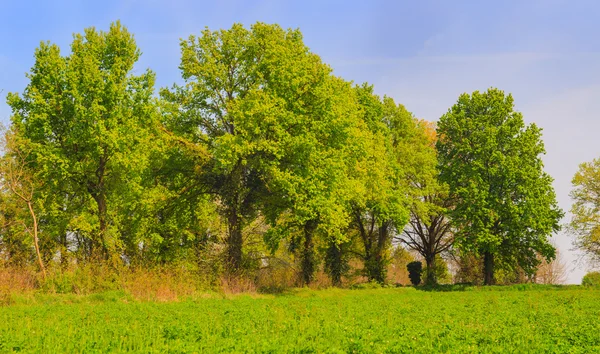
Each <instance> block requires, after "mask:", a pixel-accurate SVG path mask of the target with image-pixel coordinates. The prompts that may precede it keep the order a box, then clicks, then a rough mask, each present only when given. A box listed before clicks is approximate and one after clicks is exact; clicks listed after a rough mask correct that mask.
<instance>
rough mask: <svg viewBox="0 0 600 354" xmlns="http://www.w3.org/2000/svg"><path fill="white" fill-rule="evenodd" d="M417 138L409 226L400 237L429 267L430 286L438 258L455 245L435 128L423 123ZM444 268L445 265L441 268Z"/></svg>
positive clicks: (411, 155)
mask: <svg viewBox="0 0 600 354" xmlns="http://www.w3.org/2000/svg"><path fill="white" fill-rule="evenodd" d="M417 128H418V130H417V131H418V134H417V135H416V138H415V139H413V140H412V141H411V146H412V149H411V150H410V154H409V156H408V157H407V158H408V159H411V160H412V163H411V164H406V165H408V166H414V168H413V170H412V171H411V172H410V173H409V181H410V186H411V191H412V193H411V208H410V220H409V222H408V225H407V226H406V227H405V228H404V230H403V231H402V233H400V234H399V236H398V237H397V239H399V240H400V241H401V242H402V243H403V244H405V245H406V246H407V247H408V248H410V249H412V250H414V251H416V252H418V253H419V254H420V255H421V256H423V259H425V264H426V272H425V273H426V279H425V282H426V283H427V284H436V283H437V278H436V274H437V272H436V271H427V270H429V269H439V268H438V267H437V265H436V264H435V262H436V260H438V259H441V258H440V257H439V255H440V254H441V253H443V252H446V251H448V250H449V249H450V247H452V245H453V243H454V233H453V230H452V225H451V223H450V221H449V219H448V217H447V215H446V213H447V209H448V208H450V207H451V206H452V202H451V199H450V198H449V196H448V187H447V185H445V184H444V183H441V182H440V181H439V173H438V170H437V152H436V150H435V143H436V140H437V137H436V133H435V124H433V123H429V122H425V121H420V122H419V124H418V126H417ZM440 266H442V265H440Z"/></svg>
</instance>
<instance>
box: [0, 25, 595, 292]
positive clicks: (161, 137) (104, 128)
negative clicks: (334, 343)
mask: <svg viewBox="0 0 600 354" xmlns="http://www.w3.org/2000/svg"><path fill="white" fill-rule="evenodd" d="M140 53H141V52H140V50H139V49H138V47H137V46H136V43H135V40H134V37H133V35H132V34H131V33H129V32H128V31H127V29H126V28H125V27H123V26H122V25H121V24H120V23H119V22H117V23H114V24H112V25H111V26H110V29H109V30H108V31H107V32H103V31H98V30H96V29H94V28H89V29H86V30H85V32H84V33H83V34H77V35H75V36H74V39H73V42H72V44H71V48H70V52H69V54H68V55H63V54H61V51H60V49H59V47H58V46H56V45H54V44H51V43H48V42H42V43H41V45H40V46H39V48H37V49H36V51H35V63H34V65H33V67H32V69H31V71H30V72H29V74H28V75H27V77H28V79H29V83H28V85H27V87H26V88H25V90H24V91H23V92H22V93H21V94H9V95H8V103H9V105H10V107H11V108H12V117H11V125H10V127H9V128H8V129H7V130H6V134H5V144H4V146H3V147H4V152H3V155H2V161H1V166H0V172H1V182H2V184H1V187H2V190H1V193H0V198H1V200H0V202H1V205H0V208H1V209H0V214H1V215H0V216H1V218H2V220H1V225H0V228H1V229H0V255H1V257H2V259H3V261H4V262H5V263H12V264H17V265H23V264H33V262H36V263H35V264H37V265H38V267H39V268H40V270H42V271H44V269H45V268H47V267H50V266H51V267H70V266H73V265H77V264H82V263H90V262H106V263H108V264H126V265H133V264H137V265H147V266H151V265H162V264H170V263H176V262H182V261H183V262H188V263H189V262H192V263H197V264H203V262H205V261H206V259H207V258H210V257H212V258H211V259H213V258H214V259H216V260H217V263H218V264H219V265H220V268H218V267H217V268H215V267H213V268H211V269H213V271H215V272H216V271H221V270H217V269H222V271H223V272H226V273H228V274H233V275H239V274H248V272H250V271H251V270H252V269H257V268H260V267H263V266H265V265H268V263H269V262H270V261H271V260H272V258H271V257H272V256H273V255H276V254H281V253H285V254H287V255H289V257H288V258H290V259H291V260H292V261H293V262H294V264H293V265H292V266H295V267H297V268H298V279H299V283H300V284H309V283H310V282H311V281H312V280H313V277H314V274H315V272H316V270H317V269H319V268H321V269H324V270H325V271H326V272H327V274H328V275H329V276H330V278H331V281H332V282H333V284H336V285H339V284H341V283H342V280H343V278H344V276H345V275H347V274H348V271H349V269H350V268H351V267H350V263H351V260H358V261H359V262H360V264H361V272H362V274H363V275H364V277H366V278H367V279H368V280H370V281H377V282H385V281H386V271H387V269H388V264H389V262H390V259H391V255H392V250H393V249H394V248H395V247H396V248H398V247H405V248H407V249H409V250H412V251H413V252H414V253H415V254H416V255H418V257H420V258H422V259H423V260H424V262H425V269H424V271H425V274H426V275H425V278H426V282H427V283H430V284H431V283H435V282H436V281H437V279H436V274H439V272H438V271H435V269H438V268H440V262H445V261H444V258H443V257H449V256H448V255H450V256H451V257H454V258H455V259H459V260H463V262H467V260H469V259H473V260H475V261H478V260H481V261H482V262H480V263H482V264H483V265H482V267H483V269H482V272H481V274H483V275H484V276H483V278H484V279H483V280H484V282H485V284H493V283H494V282H495V271H496V270H502V271H508V272H516V271H521V272H524V273H526V274H534V273H535V272H536V269H537V267H538V265H540V264H541V263H542V262H549V261H551V260H552V259H553V258H554V257H555V249H554V247H553V246H552V245H551V244H550V242H549V237H550V236H551V234H552V233H553V232H556V231H557V230H558V228H559V224H558V222H559V220H560V218H561V217H562V211H561V210H560V209H559V208H558V206H557V204H556V198H555V194H554V191H553V189H552V179H551V178H550V176H548V175H547V174H546V173H545V172H544V171H543V164H542V160H541V155H543V154H544V147H543V144H542V141H541V130H540V129H539V128H538V127H537V126H536V125H534V124H531V125H525V123H524V121H523V117H522V115H521V114H520V113H519V112H517V111H515V110H514V104H513V98H512V96H511V95H506V94H504V92H502V91H500V90H498V89H489V90H488V91H486V92H483V93H480V92H474V93H472V94H470V95H469V94H463V95H461V96H460V97H459V99H458V102H457V103H456V104H455V105H454V106H452V107H451V108H450V109H449V110H448V112H447V113H446V114H444V115H443V116H442V117H441V118H440V120H439V122H438V123H437V126H436V125H435V124H433V123H429V122H425V121H422V120H419V119H417V118H415V117H414V116H413V115H412V113H410V112H409V111H408V110H407V109H406V108H405V107H404V106H403V105H401V104H398V103H396V102H394V100H393V99H392V98H390V97H387V96H384V97H381V96H379V95H377V94H376V93H375V90H374V88H373V87H372V86H370V85H368V84H362V85H355V84H353V83H352V82H349V81H346V80H344V79H342V78H340V77H337V76H335V75H334V74H333V72H332V69H331V68H330V67H329V66H328V65H327V64H325V63H324V62H323V61H322V60H321V58H320V57H319V56H318V55H316V54H315V53H313V52H311V51H310V50H309V48H308V47H307V46H306V45H305V44H304V42H303V38H302V35H301V33H300V32H299V31H298V30H284V29H282V28H281V27H279V26H277V25H268V24H263V23H256V24H254V25H253V26H251V27H250V28H245V27H244V26H242V25H239V24H236V25H234V26H233V27H232V28H230V29H228V30H217V31H211V30H209V29H206V30H204V31H203V32H202V33H201V35H200V36H190V37H189V38H188V39H185V40H182V41H181V64H180V66H179V68H180V70H181V75H182V81H181V84H179V85H173V86H172V87H171V88H164V89H161V90H160V92H159V94H156V91H155V87H154V79H155V75H154V73H153V72H152V71H150V70H147V71H145V72H143V73H141V74H135V73H134V72H138V70H133V69H134V66H135V64H136V62H137V60H138V58H139V57H140ZM596 197H597V193H596ZM596 199H597V198H596ZM596 212H597V209H596ZM582 222H585V221H582ZM596 231H597V230H596ZM591 242H592V244H593V241H591ZM587 244H588V243H586V245H587Z"/></svg>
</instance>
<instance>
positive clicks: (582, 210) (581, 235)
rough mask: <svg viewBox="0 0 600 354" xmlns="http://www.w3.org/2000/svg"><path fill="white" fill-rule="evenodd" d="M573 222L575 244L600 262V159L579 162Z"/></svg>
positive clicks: (573, 194)
mask: <svg viewBox="0 0 600 354" xmlns="http://www.w3.org/2000/svg"><path fill="white" fill-rule="evenodd" d="M572 184H573V187H574V188H573V190H572V191H571V198H572V199H573V206H571V214H572V218H571V223H570V225H569V226H570V227H569V231H570V232H571V233H572V234H573V235H574V236H575V237H576V239H575V246H576V247H577V248H579V249H580V250H582V251H584V252H585V253H586V254H587V255H588V256H589V257H590V259H591V260H592V262H600V158H598V159H594V160H593V161H592V162H586V163H582V164H581V165H579V170H578V171H577V173H576V174H575V176H574V177H573V181H572Z"/></svg>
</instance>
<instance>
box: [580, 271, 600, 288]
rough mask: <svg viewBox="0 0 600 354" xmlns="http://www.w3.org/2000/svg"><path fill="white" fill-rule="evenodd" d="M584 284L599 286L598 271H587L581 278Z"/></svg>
mask: <svg viewBox="0 0 600 354" xmlns="http://www.w3.org/2000/svg"><path fill="white" fill-rule="evenodd" d="M581 285H584V286H600V272H590V273H587V274H586V275H585V276H584V277H583V279H582V280H581Z"/></svg>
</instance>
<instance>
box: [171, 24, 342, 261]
mask: <svg viewBox="0 0 600 354" xmlns="http://www.w3.org/2000/svg"><path fill="white" fill-rule="evenodd" d="M181 50H182V59H181V66H180V68H181V71H182V75H183V78H184V79H185V81H186V84H185V86H175V87H173V89H172V90H163V91H162V95H163V97H164V98H165V99H166V100H167V101H168V102H170V103H171V105H172V108H173V109H172V110H171V113H170V114H168V115H167V116H166V120H165V127H166V129H167V130H169V131H171V132H172V133H173V134H174V135H175V136H177V137H179V138H180V139H182V140H183V141H185V142H186V143H187V144H188V145H191V146H198V147H200V148H203V149H205V150H206V152H207V154H208V159H207V161H205V162H204V163H203V165H202V167H201V168H198V169H197V174H196V176H195V180H197V181H198V183H197V184H198V185H199V186H202V188H204V190H205V192H206V193H209V194H210V195H211V196H212V197H213V200H214V201H215V202H216V203H217V204H218V205H219V212H220V214H221V216H222V217H223V219H224V220H226V221H227V225H228V235H227V252H226V253H227V262H228V267H229V268H230V270H232V271H237V270H239V269H240V268H241V266H242V259H243V258H242V256H243V240H244V235H243V234H242V230H243V228H244V226H245V225H248V224H250V223H251V222H252V220H254V219H255V218H256V217H257V215H258V211H259V209H261V205H263V204H264V201H265V197H268V196H269V194H271V193H270V192H269V190H268V189H267V187H268V186H267V185H270V187H269V188H276V189H277V190H279V191H280V192H281V191H283V190H287V191H288V192H290V190H289V188H293V187H295V186H296V184H295V183H297V182H296V181H293V182H290V183H288V184H287V185H286V184H285V183H284V182H282V181H285V180H286V177H285V176H284V175H285V174H286V173H291V174H294V175H295V176H296V177H298V178H300V174H301V171H304V172H307V171H308V170H306V169H304V170H303V168H304V167H306V166H309V165H310V164H311V163H313V162H314V164H313V165H310V167H311V168H313V169H314V171H320V172H323V173H324V171H326V169H327V168H328V166H326V165H322V164H323V162H324V161H323V160H322V159H320V158H319V157H318V156H317V154H314V155H313V154H311V151H312V150H311V149H312V148H313V147H314V141H315V139H318V138H320V137H323V136H324V132H325V131H326V130H327V129H330V130H327V131H326V133H327V134H329V133H333V132H332V130H331V129H332V127H329V128H328V127H327V122H331V119H329V118H328V119H322V120H319V119H317V118H318V115H320V117H321V118H324V117H325V116H324V115H325V114H327V115H329V114H330V113H331V112H332V111H331V110H328V109H327V107H328V105H330V104H331V102H330V100H329V101H328V98H327V97H326V96H327V95H328V94H330V93H331V87H332V86H331V85H332V81H331V79H330V78H329V76H330V72H331V70H330V69H329V68H328V67H327V66H326V65H324V64H323V63H322V62H321V60H320V58H319V57H318V56H316V55H314V54H312V53H310V51H309V50H308V48H307V47H306V46H305V45H304V43H303V41H302V35H301V34H300V32H299V31H297V30H283V29H282V28H281V27H279V26H277V25H267V24H263V23H256V24H254V25H253V26H251V28H250V29H246V28H244V27H243V26H242V25H240V24H236V25H234V26H233V27H232V28H231V29H229V30H220V31H210V30H208V29H206V30H205V31H203V32H202V35H201V36H200V37H195V36H191V37H190V38H189V39H188V40H185V41H182V43H181ZM319 90H323V91H324V92H323V93H321V92H319ZM338 107H340V106H339V105H338ZM334 116H335V115H334ZM303 139H304V141H303ZM309 157H310V158H311V159H313V158H314V161H313V162H311V161H310V160H307V158H309ZM301 159H305V160H301ZM283 166H287V167H283ZM292 166H293V168H292ZM290 168H291V170H290ZM294 169H295V170H294ZM292 170H293V171H292ZM278 171H279V174H277V172H278ZM313 176H314V175H313ZM315 177H316V176H315ZM304 178H308V177H306V176H304ZM311 178H313V177H311ZM307 183H310V182H307ZM307 185H308V184H307ZM288 187H289V188H288ZM297 194H298V196H299V195H302V196H307V195H306V194H305V193H302V192H300V191H299V192H298V193H297ZM289 195H290V194H289V193H288V196H289ZM314 200H315V199H313V198H309V203H307V204H306V209H307V210H303V211H301V210H299V209H298V210H296V213H294V216H299V217H300V218H302V225H301V228H302V229H304V233H305V234H306V235H307V237H306V243H307V249H312V246H311V242H312V241H311V239H312V235H313V233H314V232H315V231H316V229H317V226H318V219H319V216H318V215H317V213H315V212H314V211H313V210H310V211H308V209H309V208H310V207H309V206H308V205H313V203H316V202H313V201H314ZM279 201H280V202H282V199H280V200H279ZM269 203H270V204H273V203H275V201H274V199H272V198H271V199H270V201H269ZM290 203H291V204H294V205H297V206H299V205H300V203H301V198H300V197H298V198H294V199H293V201H292V200H291V199H289V200H288V201H286V202H285V203H283V204H285V206H283V208H288V207H290V205H291V204H290ZM273 209H277V208H275V207H274V208H273Z"/></svg>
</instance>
